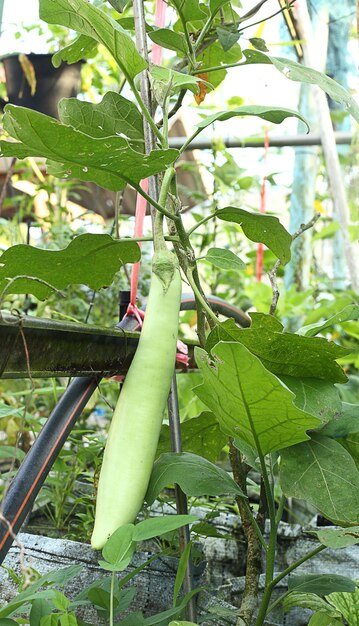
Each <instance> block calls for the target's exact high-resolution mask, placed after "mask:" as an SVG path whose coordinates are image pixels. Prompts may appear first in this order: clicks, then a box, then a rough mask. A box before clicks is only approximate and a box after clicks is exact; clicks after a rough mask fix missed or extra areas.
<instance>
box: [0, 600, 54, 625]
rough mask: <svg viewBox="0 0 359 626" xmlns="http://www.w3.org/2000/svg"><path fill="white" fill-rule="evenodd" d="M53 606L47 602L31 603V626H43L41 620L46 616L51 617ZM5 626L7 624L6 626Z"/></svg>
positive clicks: (35, 601)
mask: <svg viewBox="0 0 359 626" xmlns="http://www.w3.org/2000/svg"><path fill="white" fill-rule="evenodd" d="M51 612H52V605H51V604H50V602H48V601H47V600H34V601H33V602H32V603H31V611H30V624H31V626H41V625H40V620H41V618H42V617H44V615H50V613H51ZM1 621H2V620H1ZM1 621H0V626H1ZM4 626H5V624H4Z"/></svg>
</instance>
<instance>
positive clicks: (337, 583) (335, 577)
mask: <svg viewBox="0 0 359 626" xmlns="http://www.w3.org/2000/svg"><path fill="white" fill-rule="evenodd" d="M355 589H356V583H355V582H354V580H352V579H351V578H348V577H347V576H340V575H339V574H298V575H293V576H289V578H288V591H294V590H295V591H300V592H301V593H316V594H317V595H318V596H327V595H328V594H330V593H333V592H334V591H355Z"/></svg>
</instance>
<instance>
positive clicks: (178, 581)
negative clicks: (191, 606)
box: [173, 541, 192, 607]
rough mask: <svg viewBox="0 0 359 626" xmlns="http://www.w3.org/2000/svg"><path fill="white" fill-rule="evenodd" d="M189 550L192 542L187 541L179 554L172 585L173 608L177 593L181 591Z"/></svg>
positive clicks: (189, 554)
mask: <svg viewBox="0 0 359 626" xmlns="http://www.w3.org/2000/svg"><path fill="white" fill-rule="evenodd" d="M191 549H192V542H191V541H189V542H188V543H187V545H186V546H185V548H184V550H183V552H182V554H181V558H180V561H179V563H178V567H177V573H176V578H175V582H174V585H173V606H174V607H175V606H176V604H177V598H178V595H179V592H180V591H181V587H182V584H183V581H184V578H185V575H186V570H187V567H188V561H189V558H190V556H191Z"/></svg>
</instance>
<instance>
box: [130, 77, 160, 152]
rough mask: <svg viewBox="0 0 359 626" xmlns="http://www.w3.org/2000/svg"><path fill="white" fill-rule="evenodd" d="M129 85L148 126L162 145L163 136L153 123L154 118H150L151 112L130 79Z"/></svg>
mask: <svg viewBox="0 0 359 626" xmlns="http://www.w3.org/2000/svg"><path fill="white" fill-rule="evenodd" d="M128 82H129V85H130V87H131V90H132V93H133V95H134V96H135V98H136V100H137V102H138V105H139V107H140V109H141V112H142V114H143V116H144V117H145V119H146V121H147V122H148V124H149V126H150V127H151V130H152V131H153V133H154V134H155V135H156V137H157V139H158V140H159V141H160V143H161V145H162V141H163V136H162V133H161V131H160V130H159V128H157V125H156V124H155V122H154V120H153V119H152V116H151V113H150V112H149V111H148V110H147V108H146V106H145V103H144V102H143V100H142V98H141V95H140V93H139V91H138V89H137V87H136V85H135V83H134V81H133V80H132V79H131V80H129V81H128Z"/></svg>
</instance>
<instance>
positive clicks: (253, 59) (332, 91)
mask: <svg viewBox="0 0 359 626" xmlns="http://www.w3.org/2000/svg"><path fill="white" fill-rule="evenodd" d="M243 54H244V56H245V57H246V62H247V63H250V64H252V63H265V64H272V65H274V67H275V68H276V69H277V70H279V71H280V72H281V73H282V74H284V76H286V77H287V78H289V79H290V80H294V81H299V82H300V83H309V84H311V85H318V87H320V88H321V89H323V91H325V92H326V93H327V94H328V95H329V96H330V97H331V98H332V100H335V102H339V103H341V104H344V106H345V108H346V109H347V111H349V113H351V115H352V116H353V117H354V119H356V121H357V122H359V106H358V104H357V102H356V101H355V99H354V98H353V96H351V95H350V93H349V92H348V91H347V90H346V89H345V88H344V87H342V85H340V84H339V83H337V82H336V81H335V80H333V79H332V78H329V76H326V75H325V74H323V73H322V72H318V71H317V70H313V69H312V68H310V67H305V66H303V65H301V64H300V63H296V62H295V61H292V60H290V59H287V58H281V57H270V56H267V55H266V54H263V52H259V51H258V50H244V51H243Z"/></svg>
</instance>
